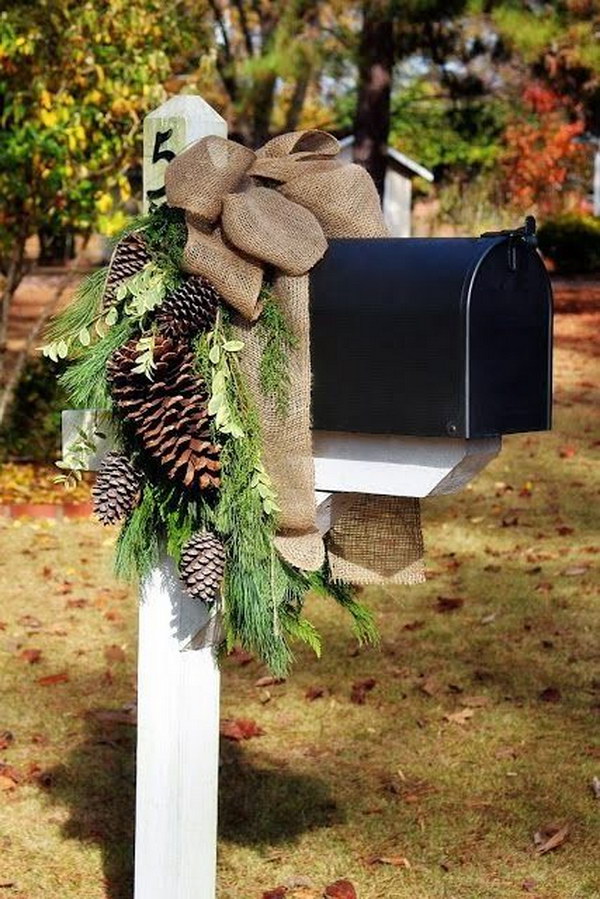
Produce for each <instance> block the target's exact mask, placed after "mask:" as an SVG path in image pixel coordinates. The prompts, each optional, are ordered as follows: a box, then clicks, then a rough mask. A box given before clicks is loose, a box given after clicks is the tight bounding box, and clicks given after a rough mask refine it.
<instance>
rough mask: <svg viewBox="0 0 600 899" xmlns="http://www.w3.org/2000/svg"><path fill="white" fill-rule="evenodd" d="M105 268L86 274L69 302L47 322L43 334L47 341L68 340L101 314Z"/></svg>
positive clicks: (87, 327) (89, 325) (90, 324)
mask: <svg viewBox="0 0 600 899" xmlns="http://www.w3.org/2000/svg"><path fill="white" fill-rule="evenodd" d="M107 274H108V269H107V268H101V269H98V271H96V272H93V273H92V274H91V275H88V276H87V277H86V278H85V280H84V281H82V283H81V284H80V285H79V287H78V288H77V290H76V291H75V295H74V297H73V299H72V300H71V302H70V303H69V304H68V306H66V307H65V308H64V309H63V310H62V312H59V314H58V315H56V316H55V317H54V318H53V319H52V321H51V322H50V323H49V324H48V327H47V329H46V333H45V335H44V337H45V340H46V342H47V343H54V344H56V343H59V342H60V341H65V342H69V341H70V340H72V339H73V338H75V337H76V336H77V335H78V334H79V333H80V332H81V331H83V330H85V329H89V328H91V327H92V325H93V324H94V322H95V321H96V319H97V318H98V317H99V316H101V315H102V297H103V295H104V288H105V285H106V276H107Z"/></svg>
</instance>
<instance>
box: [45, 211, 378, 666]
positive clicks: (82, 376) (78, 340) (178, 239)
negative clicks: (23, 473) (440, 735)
mask: <svg viewBox="0 0 600 899" xmlns="http://www.w3.org/2000/svg"><path fill="white" fill-rule="evenodd" d="M133 231H135V232H136V234H139V235H141V236H142V237H143V240H144V244H145V246H146V248H147V250H148V252H149V254H150V257H151V262H150V263H148V264H147V265H146V266H145V267H144V269H142V271H141V272H140V273H138V274H136V275H134V276H132V277H130V278H128V279H127V280H125V281H123V282H122V283H121V284H119V287H118V289H117V292H116V297H117V300H116V303H114V304H112V305H110V304H109V305H107V306H105V305H104V291H105V286H106V281H107V273H108V272H107V270H106V269H104V270H102V271H100V272H97V273H95V274H94V275H92V276H91V277H90V278H89V279H88V280H87V282H86V283H85V284H84V285H83V286H82V287H81V288H80V290H79V291H78V292H77V295H76V297H75V298H74V301H73V303H72V304H71V305H70V306H69V307H67V309H65V310H64V311H63V312H62V313H61V314H60V316H58V317H57V318H56V319H55V320H54V321H53V322H52V324H51V326H50V328H49V331H48V340H49V343H48V344H47V346H46V347H45V348H44V352H45V353H46V354H47V355H51V356H53V357H56V358H65V357H67V356H70V357H71V360H72V361H71V364H70V366H69V367H68V368H67V370H66V372H65V373H64V374H63V376H62V383H63V386H64V387H65V388H66V390H67V392H68V395H69V397H70V399H71V402H72V403H73V406H75V407H77V408H95V409H98V410H105V411H106V413H107V414H108V415H109V417H110V422H111V429H112V432H113V433H114V435H115V437H116V442H117V446H118V448H119V450H120V451H121V452H122V453H123V454H124V455H125V456H126V457H127V458H128V459H130V460H131V462H132V464H133V465H134V466H135V467H136V469H137V470H139V472H140V473H141V476H142V477H143V484H144V486H143V488H142V490H141V494H140V496H139V499H138V501H137V504H135V505H134V507H133V508H131V509H130V511H129V513H128V514H127V516H126V517H125V520H124V522H123V526H122V529H121V532H120V535H119V538H118V541H117V549H116V560H115V565H116V571H117V573H118V574H119V575H120V576H123V577H126V578H143V577H145V576H146V575H147V574H148V573H149V572H150V570H151V569H152V568H153V567H154V566H155V565H157V564H158V562H159V561H160V558H161V555H162V553H163V552H164V551H165V550H166V552H167V553H168V554H169V555H170V556H171V557H172V558H173V559H174V560H175V562H176V563H179V561H180V558H181V554H182V550H183V548H184V546H185V545H186V544H187V543H188V541H189V540H190V538H192V537H193V535H194V534H196V533H197V532H199V531H206V532H209V533H211V534H213V535H215V537H216V538H218V540H219V541H220V544H221V545H222V547H223V551H224V561H225V569H224V576H223V582H222V590H221V600H220V607H221V612H222V616H223V622H224V629H225V649H231V648H232V647H233V646H234V645H235V644H241V645H242V646H244V648H246V649H247V650H249V651H250V652H253V653H255V654H256V655H257V656H258V657H259V658H261V659H262V660H264V662H265V663H266V664H267V665H268V667H269V668H270V670H271V671H272V672H273V674H275V675H276V676H282V675H284V674H285V673H286V672H287V671H288V670H289V667H290V664H291V662H292V660H293V652H292V646H291V641H294V640H299V641H302V642H304V643H306V644H307V645H309V646H310V647H311V648H312V649H313V650H314V652H315V653H316V654H317V655H318V654H320V651H321V638H320V636H319V634H318V633H317V630H316V629H315V627H314V626H313V625H312V624H311V622H309V621H308V620H307V619H306V618H305V617H304V615H303V605H304V600H305V598H306V595H307V593H308V592H309V591H311V590H312V591H315V592H316V593H317V594H319V595H321V596H331V597H332V598H333V599H334V600H335V601H336V602H338V603H339V604H340V606H342V607H343V608H344V609H345V610H346V611H347V612H348V613H349V614H350V616H351V619H352V623H353V630H354V633H355V635H356V637H357V638H358V640H359V641H361V642H365V643H373V642H375V641H376V640H377V632H376V628H375V625H374V622H373V618H372V615H371V613H370V612H369V611H368V610H367V609H366V608H365V607H364V606H362V605H361V604H360V603H358V602H357V601H356V599H355V597H354V594H353V592H352V589H351V588H350V587H349V586H348V585H346V584H342V583H339V582H336V581H334V580H333V579H332V578H331V575H330V572H329V568H328V566H327V564H325V566H324V567H323V570H322V571H320V572H317V573H309V572H303V571H300V570H298V569H294V568H292V567H291V566H290V565H288V564H287V563H286V562H285V561H284V560H283V559H282V558H281V556H280V555H279V554H278V553H277V551H276V549H275V545H274V536H275V534H276V531H277V515H278V512H279V509H278V506H277V497H276V495H275V492H274V490H273V486H272V484H271V482H270V479H269V476H268V474H267V472H266V471H265V468H264V466H263V464H262V450H261V434H260V424H259V417H258V414H257V411H256V409H255V408H254V404H253V401H252V397H251V395H250V392H249V390H248V388H247V385H246V383H245V379H244V376H243V373H242V369H241V366H240V363H239V352H240V350H241V349H242V348H243V343H242V342H241V341H240V340H238V339H237V338H236V335H235V334H234V331H233V327H232V323H231V320H230V316H229V313H228V311H227V309H226V307H224V306H221V307H220V308H219V311H218V314H217V318H216V321H215V323H214V327H213V328H212V329H211V330H209V331H207V332H205V333H201V334H200V335H199V336H198V337H197V338H196V339H195V340H194V341H193V344H192V346H193V351H194V358H195V360H196V363H195V364H196V367H197V371H198V374H199V375H200V377H201V378H202V380H203V382H204V383H205V384H206V385H207V387H208V392H209V396H210V401H209V403H208V412H209V413H210V430H211V437H212V439H213V440H214V443H215V445H218V446H219V447H220V464H221V472H220V476H221V483H220V487H219V488H218V489H216V490H207V491H200V492H192V491H190V490H188V489H186V488H185V487H184V486H183V485H179V484H176V483H174V482H173V481H170V480H168V479H167V478H166V477H165V476H164V474H163V473H162V472H161V470H160V466H158V465H157V463H156V460H153V459H151V458H150V457H149V456H148V454H147V453H146V452H145V450H144V446H143V445H142V444H141V442H140V440H139V438H138V437H137V436H136V433H135V431H134V430H133V429H132V427H131V426H130V425H129V424H128V423H127V421H125V420H123V417H122V415H121V414H120V411H119V408H118V406H117V405H115V403H114V402H113V400H112V398H111V394H110V389H109V384H108V382H107V377H106V367H107V363H108V362H109V360H110V359H111V356H112V355H113V353H114V352H115V350H117V349H118V348H120V347H122V346H123V345H124V344H126V343H127V342H128V341H131V340H132V339H134V338H135V339H136V340H137V341H138V342H137V346H138V348H139V352H140V357H139V359H138V360H137V361H138V366H137V368H136V370H137V371H139V372H142V373H145V374H146V376H147V377H148V378H149V379H150V380H151V379H152V377H153V370H154V361H153V347H154V340H155V334H156V324H155V320H154V317H155V313H156V311H157V309H158V308H160V305H161V303H162V302H163V299H164V297H165V296H166V295H168V294H169V292H171V291H173V290H174V289H175V288H176V287H177V286H178V284H180V283H181V280H182V273H181V269H180V262H181V254H182V251H183V247H184V244H185V239H186V230H185V224H184V221H183V217H182V215H181V213H180V212H179V211H178V210H173V209H169V208H168V207H164V206H163V207H161V208H160V209H158V210H157V211H155V212H153V213H152V214H151V215H149V216H146V217H145V218H143V219H138V220H137V221H136V222H135V223H134V224H133V225H132V226H131V227H130V228H128V229H127V231H126V232H124V234H123V235H121V237H120V240H123V239H124V238H126V237H127V235H128V234H131V233H132V232H133ZM136 279H137V280H136ZM262 301H263V304H262V308H263V311H262V314H261V318H260V320H259V323H258V328H259V331H258V333H259V337H260V340H261V345H262V359H261V364H260V383H261V389H262V390H263V391H264V393H265V395H267V396H270V397H271V398H272V399H273V401H274V403H275V405H276V408H277V410H278V412H279V414H281V415H282V416H285V414H286V411H287V408H288V403H289V388H290V379H289V374H288V359H289V353H290V351H291V350H292V349H293V348H294V347H295V346H296V340H295V337H294V335H293V333H292V332H291V331H290V329H289V327H288V325H287V323H286V320H285V317H284V315H283V312H282V310H281V309H280V307H279V306H278V304H277V300H276V298H275V296H274V295H273V293H272V292H271V291H269V290H268V289H267V290H264V291H263V296H262ZM62 467H63V468H64V467H65V464H64V463H63V466H62ZM60 477H61V478H62V479H63V480H65V481H66V480H68V476H65V475H64V474H62V475H61V476H60ZM99 480H100V478H99Z"/></svg>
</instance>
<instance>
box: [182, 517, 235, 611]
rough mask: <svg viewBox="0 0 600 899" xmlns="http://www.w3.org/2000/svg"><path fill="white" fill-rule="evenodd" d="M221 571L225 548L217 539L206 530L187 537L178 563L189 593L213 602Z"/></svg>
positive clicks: (223, 567) (223, 569) (216, 593)
mask: <svg viewBox="0 0 600 899" xmlns="http://www.w3.org/2000/svg"><path fill="white" fill-rule="evenodd" d="M224 571H225V548H224V546H223V544H222V543H221V541H220V540H219V538H218V537H217V536H215V534H211V533H209V532H208V531H204V532H201V533H198V534H194V535H193V536H192V537H190V539H189V540H188V541H187V543H186V544H185V546H184V547H183V550H182V553H181V561H180V563H179V574H180V575H181V579H182V581H183V583H184V584H185V588H186V590H187V592H188V593H189V594H190V596H191V597H192V598H193V599H200V600H202V602H214V600H215V599H216V598H217V596H218V593H219V589H220V587H221V582H222V580H223V572H224Z"/></svg>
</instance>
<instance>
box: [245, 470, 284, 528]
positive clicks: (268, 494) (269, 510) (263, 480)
mask: <svg viewBox="0 0 600 899" xmlns="http://www.w3.org/2000/svg"><path fill="white" fill-rule="evenodd" d="M250 486H251V487H252V489H253V490H256V491H257V492H258V495H259V496H260V498H261V500H262V507H263V511H264V513H265V515H273V514H274V513H276V512H281V509H280V507H279V506H278V505H277V494H276V493H275V490H274V488H273V482H272V481H271V478H270V477H269V475H268V474H267V472H266V470H265V467H264V465H263V464H262V462H257V463H256V464H255V465H254V472H253V475H252V479H251V481H250Z"/></svg>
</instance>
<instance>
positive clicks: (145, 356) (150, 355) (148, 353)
mask: <svg viewBox="0 0 600 899" xmlns="http://www.w3.org/2000/svg"><path fill="white" fill-rule="evenodd" d="M155 343H156V340H155V337H154V334H147V335H145V336H144V337H140V339H139V340H138V342H137V344H136V351H137V356H136V358H135V361H136V365H135V368H133V369H132V371H133V372H135V374H137V375H146V377H147V378H148V380H150V381H152V380H153V379H154V371H155V369H156V362H155V361H154V346H155Z"/></svg>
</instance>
